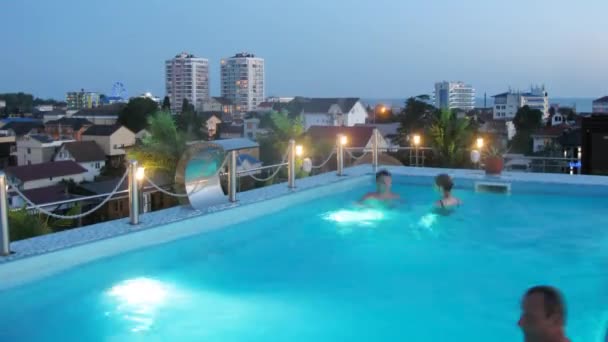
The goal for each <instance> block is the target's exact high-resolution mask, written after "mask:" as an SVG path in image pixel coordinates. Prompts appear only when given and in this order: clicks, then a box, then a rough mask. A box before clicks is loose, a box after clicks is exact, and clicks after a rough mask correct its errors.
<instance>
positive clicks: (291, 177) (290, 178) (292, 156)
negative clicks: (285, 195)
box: [287, 139, 303, 189]
mask: <svg viewBox="0 0 608 342" xmlns="http://www.w3.org/2000/svg"><path fill="white" fill-rule="evenodd" d="M299 147H300V148H299V150H300V151H299V152H300V155H301V154H302V153H303V148H302V146H301V145H300V146H299ZM288 153H289V160H288V162H287V186H288V187H289V188H290V189H293V188H295V187H296V155H298V146H296V141H295V140H293V139H291V140H289V152H288Z"/></svg>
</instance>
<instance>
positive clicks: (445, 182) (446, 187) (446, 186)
mask: <svg viewBox="0 0 608 342" xmlns="http://www.w3.org/2000/svg"><path fill="white" fill-rule="evenodd" d="M435 185H437V187H439V188H440V189H441V190H443V191H446V192H450V191H452V188H453V187H454V182H453V181H452V177H450V176H448V175H447V174H445V173H442V174H440V175H439V176H437V177H435Z"/></svg>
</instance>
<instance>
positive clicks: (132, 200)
mask: <svg viewBox="0 0 608 342" xmlns="http://www.w3.org/2000/svg"><path fill="white" fill-rule="evenodd" d="M137 169H138V167H137V160H131V161H130V162H129V222H130V223H131V224H132V225H136V224H139V186H138V184H137V178H138V175H137Z"/></svg>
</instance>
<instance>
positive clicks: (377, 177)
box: [376, 170, 391, 183]
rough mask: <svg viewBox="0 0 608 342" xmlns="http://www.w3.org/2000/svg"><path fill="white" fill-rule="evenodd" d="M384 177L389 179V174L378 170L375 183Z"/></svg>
mask: <svg viewBox="0 0 608 342" xmlns="http://www.w3.org/2000/svg"><path fill="white" fill-rule="evenodd" d="M384 177H391V173H390V172H388V171H387V170H380V171H378V172H376V183H377V182H379V181H380V180H381V179H382V178H384Z"/></svg>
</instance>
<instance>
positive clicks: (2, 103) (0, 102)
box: [0, 100, 6, 109]
mask: <svg viewBox="0 0 608 342" xmlns="http://www.w3.org/2000/svg"><path fill="white" fill-rule="evenodd" d="M4 108H6V101H5V100H0V109H4Z"/></svg>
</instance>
